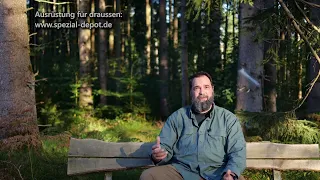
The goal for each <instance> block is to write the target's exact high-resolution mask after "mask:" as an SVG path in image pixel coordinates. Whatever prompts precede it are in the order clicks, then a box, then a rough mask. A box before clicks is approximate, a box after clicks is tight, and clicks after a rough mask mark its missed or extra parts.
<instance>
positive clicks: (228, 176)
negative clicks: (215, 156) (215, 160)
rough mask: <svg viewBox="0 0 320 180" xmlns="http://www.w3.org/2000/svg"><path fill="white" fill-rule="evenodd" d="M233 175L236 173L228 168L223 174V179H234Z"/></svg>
mask: <svg viewBox="0 0 320 180" xmlns="http://www.w3.org/2000/svg"><path fill="white" fill-rule="evenodd" d="M233 177H236V175H235V174H234V173H233V172H231V170H230V169H228V171H227V172H226V173H225V174H224V176H223V180H234V178H233Z"/></svg>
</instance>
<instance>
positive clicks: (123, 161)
mask: <svg viewBox="0 0 320 180" xmlns="http://www.w3.org/2000/svg"><path fill="white" fill-rule="evenodd" d="M150 166H153V163H152V161H151V160H150V159H133V158H68V172H67V174H68V175H76V174H86V173H91V172H100V171H101V172H105V171H114V170H124V169H129V168H137V167H150Z"/></svg>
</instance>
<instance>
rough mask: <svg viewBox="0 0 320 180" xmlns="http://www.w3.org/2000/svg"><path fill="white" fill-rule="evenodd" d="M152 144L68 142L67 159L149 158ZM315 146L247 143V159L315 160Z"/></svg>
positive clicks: (93, 141) (317, 148)
mask: <svg viewBox="0 0 320 180" xmlns="http://www.w3.org/2000/svg"><path fill="white" fill-rule="evenodd" d="M153 144H154V143H137V142H125V143H114V142H104V141H100V140H96V139H75V138H71V140H70V149H69V155H68V156H69V157H115V158H116V157H135V158H145V157H148V156H149V153H150V151H151V147H152V145H153ZM317 157H319V147H318V145H317V144H278V143H270V142H254V143H247V159H255V158H260V159H264V158H266V159H268V158H269V159H277V158H279V159H281V158H283V159H286V158H287V159H297V158H301V159H303V158H317Z"/></svg>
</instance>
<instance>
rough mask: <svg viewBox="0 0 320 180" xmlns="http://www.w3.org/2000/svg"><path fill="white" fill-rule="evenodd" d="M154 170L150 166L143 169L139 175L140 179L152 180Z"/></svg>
mask: <svg viewBox="0 0 320 180" xmlns="http://www.w3.org/2000/svg"><path fill="white" fill-rule="evenodd" d="M154 172H155V171H154V170H153V169H152V168H150V169H146V170H144V171H143V172H142V174H141V176H140V180H154V179H155V178H154Z"/></svg>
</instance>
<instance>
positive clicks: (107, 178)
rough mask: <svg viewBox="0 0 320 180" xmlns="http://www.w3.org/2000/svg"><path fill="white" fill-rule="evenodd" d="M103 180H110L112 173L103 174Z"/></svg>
mask: <svg viewBox="0 0 320 180" xmlns="http://www.w3.org/2000/svg"><path fill="white" fill-rule="evenodd" d="M104 180H112V172H106V173H105V174H104Z"/></svg>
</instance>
